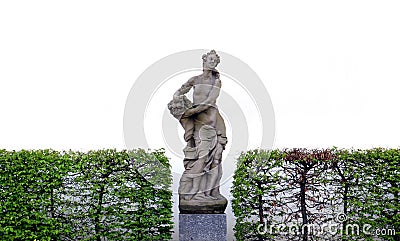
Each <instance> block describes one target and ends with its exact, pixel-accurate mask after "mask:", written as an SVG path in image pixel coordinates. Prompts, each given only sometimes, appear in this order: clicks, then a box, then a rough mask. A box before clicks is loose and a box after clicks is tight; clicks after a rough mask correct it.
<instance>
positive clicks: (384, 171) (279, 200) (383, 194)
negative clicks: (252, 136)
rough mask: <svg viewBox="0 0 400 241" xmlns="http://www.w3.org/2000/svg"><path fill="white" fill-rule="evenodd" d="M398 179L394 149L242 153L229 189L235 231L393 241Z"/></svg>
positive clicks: (257, 236) (398, 214)
mask: <svg viewBox="0 0 400 241" xmlns="http://www.w3.org/2000/svg"><path fill="white" fill-rule="evenodd" d="M399 185H400V150H399V149H381V148H376V149H371V150H338V149H336V148H333V149H325V150H307V149H285V150H272V151H265V150H253V151H249V152H246V153H242V154H241V156H240V157H239V160H238V163H237V169H236V171H235V174H234V181H233V187H232V190H231V192H232V195H233V200H232V207H233V212H234V214H235V216H236V218H237V219H236V225H235V228H234V229H235V236H236V238H237V240H400V198H399V194H400V189H399ZM260 224H262V225H260ZM324 224H325V225H328V224H329V226H326V227H324V226H323V225H324ZM368 225H369V226H368ZM356 226H358V227H359V228H360V229H359V233H357V229H356ZM328 227H330V228H331V229H329V230H328ZM346 228H347V231H346ZM363 228H365V231H366V232H363ZM353 230H354V231H353ZM375 231H380V234H379V235H375ZM394 231H395V232H396V234H394V233H393V232H394ZM382 232H386V235H382ZM389 232H392V233H389Z"/></svg>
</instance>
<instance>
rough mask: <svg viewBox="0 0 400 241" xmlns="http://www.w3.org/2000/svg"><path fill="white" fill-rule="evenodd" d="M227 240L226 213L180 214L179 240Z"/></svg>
mask: <svg viewBox="0 0 400 241" xmlns="http://www.w3.org/2000/svg"><path fill="white" fill-rule="evenodd" d="M189 240H196V241H203V240H204V241H226V214H179V241H189Z"/></svg>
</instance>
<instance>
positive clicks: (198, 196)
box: [168, 50, 227, 213]
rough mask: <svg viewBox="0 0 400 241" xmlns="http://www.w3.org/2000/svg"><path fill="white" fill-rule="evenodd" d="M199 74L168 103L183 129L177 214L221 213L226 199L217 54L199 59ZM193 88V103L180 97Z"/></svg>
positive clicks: (218, 58) (206, 55)
mask: <svg viewBox="0 0 400 241" xmlns="http://www.w3.org/2000/svg"><path fill="white" fill-rule="evenodd" d="M202 59H203V73H202V74H200V75H198V76H194V77H192V78H190V79H189V80H188V81H187V82H186V83H185V84H183V85H182V87H181V88H179V89H178V90H177V91H176V92H175V94H174V96H173V99H172V100H171V101H170V102H169V104H168V109H169V110H170V112H171V114H172V115H173V116H174V117H175V118H176V119H178V120H179V122H180V123H181V125H182V127H183V128H184V130H185V134H184V139H185V141H186V142H187V145H186V147H185V148H184V149H183V152H184V154H185V158H184V160H183V164H184V167H185V171H184V172H183V174H182V177H181V179H180V183H179V191H178V192H179V209H180V212H181V213H224V211H225V208H226V205H227V200H226V198H225V197H223V196H222V195H221V194H220V191H219V185H220V181H221V177H222V166H221V160H222V151H223V150H224V149H225V145H226V143H227V138H226V128H225V123H224V120H223V119H222V117H221V115H220V113H219V111H218V107H217V105H216V100H217V98H218V96H219V93H220V89H221V80H220V78H219V77H220V76H219V72H218V70H216V69H215V68H216V67H217V65H218V64H219V62H220V57H219V55H218V54H217V53H216V52H215V50H211V51H210V52H208V53H207V54H204V55H203V56H202ZM191 88H193V103H192V102H191V101H190V100H189V99H188V98H187V97H186V96H185V95H184V94H186V93H187V92H189V90H190V89H191Z"/></svg>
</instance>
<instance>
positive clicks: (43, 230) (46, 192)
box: [0, 149, 172, 240]
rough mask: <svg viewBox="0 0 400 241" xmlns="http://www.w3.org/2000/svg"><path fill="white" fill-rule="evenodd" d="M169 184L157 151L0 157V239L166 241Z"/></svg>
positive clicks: (31, 153)
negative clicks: (146, 176)
mask: <svg viewBox="0 0 400 241" xmlns="http://www.w3.org/2000/svg"><path fill="white" fill-rule="evenodd" d="M144 175H148V176H151V179H149V178H145V177H144ZM149 180H151V181H150V182H149ZM153 181H157V183H156V185H155V184H154V182H153ZM171 181H172V179H171V172H170V166H169V162H168V159H167V158H166V157H165V155H164V152H163V151H162V150H159V151H154V152H146V151H144V150H140V149H139V150H133V151H116V150H99V151H89V152H87V153H82V152H63V153H60V152H57V151H53V150H35V151H27V150H22V151H12V152H9V151H5V150H1V151H0V183H1V185H0V211H1V212H0V237H1V239H2V240H121V239H123V240H165V239H170V238H171V229H172V222H171V218H172V200H171V198H172V192H171V191H170V186H171Z"/></svg>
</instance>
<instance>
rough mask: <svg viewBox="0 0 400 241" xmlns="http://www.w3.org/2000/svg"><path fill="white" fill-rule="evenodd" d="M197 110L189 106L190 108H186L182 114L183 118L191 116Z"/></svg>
mask: <svg viewBox="0 0 400 241" xmlns="http://www.w3.org/2000/svg"><path fill="white" fill-rule="evenodd" d="M196 113H197V112H196V110H195V108H190V109H188V110H186V111H185V113H184V114H183V116H182V117H183V118H187V117H190V116H192V115H194V114H196Z"/></svg>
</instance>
